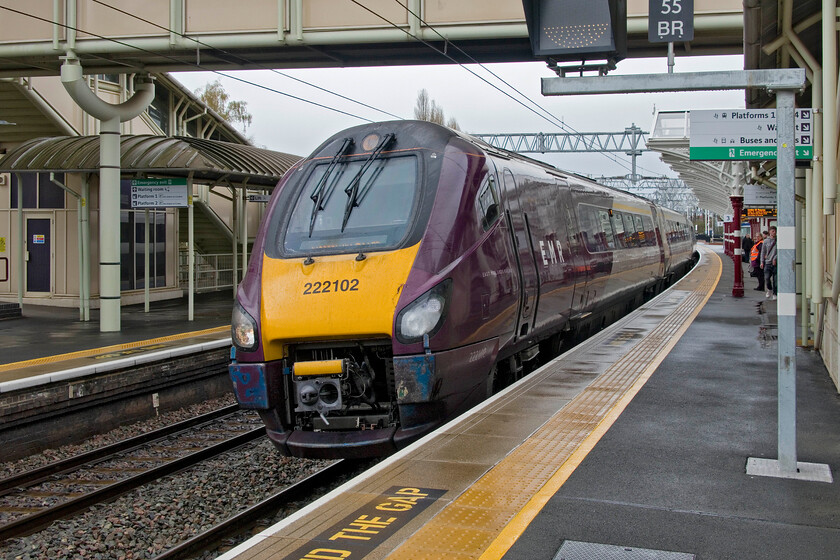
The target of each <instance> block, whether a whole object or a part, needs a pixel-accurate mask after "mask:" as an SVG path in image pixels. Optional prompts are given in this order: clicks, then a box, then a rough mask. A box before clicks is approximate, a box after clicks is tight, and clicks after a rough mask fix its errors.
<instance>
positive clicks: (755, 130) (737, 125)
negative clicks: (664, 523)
mask: <svg viewBox="0 0 840 560" xmlns="http://www.w3.org/2000/svg"><path fill="white" fill-rule="evenodd" d="M689 130H690V131H691V132H690V136H689V159H693V160H745V159H776V110H775V109H713V110H701V111H690V112H689ZM812 131H813V111H812V110H811V109H796V110H795V130H794V139H795V141H794V145H795V146H796V159H812V158H813V157H814V137H813V133H812Z"/></svg>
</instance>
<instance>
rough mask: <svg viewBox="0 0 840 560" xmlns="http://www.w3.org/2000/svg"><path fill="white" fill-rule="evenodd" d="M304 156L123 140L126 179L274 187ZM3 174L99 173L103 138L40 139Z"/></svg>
mask: <svg viewBox="0 0 840 560" xmlns="http://www.w3.org/2000/svg"><path fill="white" fill-rule="evenodd" d="M300 159H301V158H300V157H299V156H295V155H291V154H285V153H282V152H274V151H271V150H264V149H261V148H255V147H253V146H247V145H244V144H233V143H230V142H221V141H219V140H203V139H200V138H191V137H186V136H152V135H148V136H145V135H141V136H131V135H123V136H122V137H121V142H120V161H121V168H122V173H124V174H132V175H135V176H137V175H138V174H140V175H142V176H154V177H187V176H189V175H190V174H192V176H193V179H194V180H197V181H209V182H212V183H217V182H221V181H225V182H228V183H230V184H231V185H236V184H243V183H247V185H248V186H249V187H274V186H275V185H276V184H277V182H278V181H279V180H280V177H282V176H283V174H284V173H285V172H286V171H287V170H288V169H289V168H290V167H291V166H292V165H294V164H295V163H296V162H297V161H298V160H300ZM0 172H12V173H15V172H17V173H21V172H55V173H59V172H63V173H73V172H77V173H98V172H99V136H59V137H51V138H36V139H34V140H30V141H29V142H26V143H24V144H22V145H20V146H19V147H17V148H15V149H14V150H11V151H10V152H9V153H8V154H6V155H5V156H3V158H2V159H0Z"/></svg>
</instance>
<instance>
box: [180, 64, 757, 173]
mask: <svg viewBox="0 0 840 560" xmlns="http://www.w3.org/2000/svg"><path fill="white" fill-rule="evenodd" d="M485 66H486V67H487V68H489V69H490V70H492V71H493V73H495V74H497V75H498V76H499V77H501V78H503V79H504V80H505V81H507V82H508V83H509V84H511V85H512V86H514V87H516V89H518V90H519V91H520V92H522V93H524V94H525V95H527V96H528V97H529V98H530V99H532V100H534V101H536V102H537V103H539V105H541V106H542V107H544V108H545V109H546V110H548V111H549V112H551V113H552V114H553V115H554V116H556V117H558V118H560V119H561V120H562V121H564V122H565V123H566V124H567V125H568V126H569V127H571V128H572V129H574V130H576V131H578V132H618V131H623V130H624V128H625V127H629V126H630V125H631V124H633V123H635V124H636V125H638V126H639V127H641V128H642V130H644V131H650V130H651V127H652V125H653V118H654V116H653V113H654V109H656V110H691V109H718V108H742V107H743V106H744V94H743V92H742V91H729V92H723V91H718V92H688V93H678V94H677V93H667V94H666V93H658V94H622V95H597V96H577V97H543V96H542V95H541V93H540V79H541V78H543V77H553V76H554V74H553V73H552V72H551V71H550V70H549V69H548V68H547V67H546V66H545V64H544V63H541V62H534V63H507V64H489V65H485ZM468 68H469V69H470V70H472V71H473V72H475V73H476V74H478V75H479V76H482V77H483V78H485V79H486V80H487V81H488V82H490V83H492V84H494V85H496V86H498V87H499V88H500V89H502V90H503V91H506V92H508V93H510V94H511V95H513V96H514V97H516V98H519V96H518V95H517V94H516V93H515V92H513V91H511V90H510V89H509V88H508V87H507V86H505V85H504V84H503V83H502V82H501V81H499V80H498V79H497V78H495V77H493V76H492V75H491V74H489V73H488V72H486V71H485V70H484V69H482V68H481V67H479V66H477V65H470V66H468ZM740 69H743V59H742V57H740V56H724V57H720V56H718V57H682V58H677V60H676V67H675V71H676V72H693V71H709V70H740ZM282 72H283V73H284V74H289V75H291V76H294V77H297V78H300V79H303V80H306V81H307V82H310V83H312V84H315V85H317V86H319V87H321V88H324V89H328V90H331V91H334V92H336V93H339V94H341V95H344V96H346V97H349V98H351V99H356V100H358V101H361V102H363V103H366V104H368V105H371V106H373V107H376V108H378V109H381V110H383V111H387V112H389V113H393V114H394V115H397V116H399V117H402V118H406V119H410V118H413V110H414V105H415V102H416V100H417V92H418V91H420V89H422V88H425V89H426V90H427V91H428V92H429V95H430V96H431V98H432V99H433V100H434V101H435V102H437V104H438V105H440V106H441V107H442V108H443V110H444V112H445V115H446V117H447V119H448V118H449V117H454V118H455V119H456V120H457V121H458V124H459V126H460V128H461V129H462V130H464V131H465V132H469V133H476V134H477V133H498V132H563V131H562V130H561V129H560V128H559V127H558V126H557V125H555V124H552V123H551V122H550V121H549V120H547V119H544V118H541V117H540V116H538V115H537V114H535V113H534V112H532V111H530V110H528V109H526V108H525V107H523V105H520V104H519V103H516V102H515V101H513V100H512V99H511V98H510V97H508V96H506V95H504V94H503V93H501V92H500V91H498V90H497V89H495V88H494V87H493V86H491V85H489V84H488V83H485V82H484V81H482V80H481V79H480V78H478V77H476V76H474V75H473V74H471V73H470V72H469V71H467V70H466V69H465V68H462V67H460V66H457V65H439V66H400V67H372V68H334V69H307V70H282ZM665 72H667V62H666V59H665V58H661V59H630V60H624V61H622V62H620V63H619V64H618V68H617V70H616V71H615V72H613V73H614V74H647V73H665ZM230 74H232V75H235V76H237V77H239V78H242V79H244V80H248V81H250V82H253V83H255V84H259V85H260V86H265V87H268V88H271V89H274V90H278V91H281V92H284V93H288V94H291V95H295V96H298V97H301V98H305V99H308V100H311V101H315V102H318V103H321V104H323V105H328V106H330V107H334V108H336V109H339V110H341V111H345V112H347V113H352V114H354V115H358V116H359V117H364V118H367V119H370V120H374V121H381V120H392V119H393V117H391V116H388V115H386V114H383V113H380V112H377V111H374V110H372V109H368V108H365V107H363V106H361V105H357V104H355V103H353V102H351V101H349V100H345V99H341V98H339V97H335V96H332V95H329V94H327V93H324V92H322V91H319V90H317V89H314V88H312V87H309V86H306V85H304V84H300V83H298V82H296V81H294V80H292V79H289V78H287V77H284V76H281V75H279V74H277V73H274V72H271V71H268V70H265V71H263V70H260V71H243V72H236V73H234V72H231V73H230ZM175 77H176V78H177V79H178V80H180V81H181V82H182V83H184V85H185V86H186V87H188V88H189V89H191V90H193V91H195V90H196V89H197V88H200V87H203V86H204V85H205V84H207V83H209V82H212V81H213V80H215V79H217V78H219V76H218V75H216V74H213V73H208V72H190V73H178V74H175ZM221 81H222V84H223V85H224V87H225V89H226V91H227V92H228V93H229V94H230V95H231V98H232V99H238V100H242V101H246V102H247V103H248V107H247V109H248V111H249V112H250V113H251V114H252V115H253V123H252V125H251V126H250V127H248V129H247V131H246V135H247V136H249V137H252V138H253V140H254V143H255V144H256V145H257V146H261V147H265V148H269V149H272V150H277V151H281V152H287V153H291V154H296V155H300V156H304V155H308V154H309V152H311V151H312V150H313V149H314V148H316V147H317V146H318V145H319V144H320V143H321V142H322V141H323V140H325V139H326V138H327V137H329V136H331V135H332V134H334V133H336V132H338V131H340V130H342V129H344V128H348V127H350V126H355V125H357V124H362V123H364V122H365V121H364V120H361V119H358V118H354V117H351V116H347V115H343V114H340V113H337V112H334V111H330V110H328V109H324V108H321V107H317V106H315V105H311V104H308V103H305V102H303V101H299V100H295V99H292V98H289V97H286V96H284V95H281V94H278V93H275V92H272V91H268V90H266V89H263V88H261V87H258V86H254V85H248V84H245V83H242V82H238V81H236V80H233V79H230V78H225V77H221ZM529 106H530V105H529ZM528 155H530V156H531V157H535V158H537V159H542V160H544V161H547V162H549V163H551V164H553V165H556V166H558V167H560V168H562V169H566V170H569V171H573V172H576V173H581V174H585V175H596V176H599V175H605V176H622V175H626V174H628V173H629V168H630V158H629V157H628V156H624V155H620V154H614V155H613V156H611V157H612V158H615V159H618V160H619V161H620V162H622V163H623V164H624V165H621V164H619V163H616V162H614V161H613V160H612V159H610V158H608V157H605V156H604V155H601V154H592V155H589V154H564V155H560V154H528ZM638 165H639V170H638V172H639V173H640V174H642V175H654V176H661V175H668V176H674V173H673V172H671V171H670V169H669V168H668V167H667V166H665V165H664V164H663V163H662V162H661V161H660V160H659V157H658V155H657V154H656V153H655V152H645V153H644V154H643V155H642V156H641V157H640V158H639V159H638Z"/></svg>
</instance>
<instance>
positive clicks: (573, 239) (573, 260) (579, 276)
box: [557, 185, 587, 317]
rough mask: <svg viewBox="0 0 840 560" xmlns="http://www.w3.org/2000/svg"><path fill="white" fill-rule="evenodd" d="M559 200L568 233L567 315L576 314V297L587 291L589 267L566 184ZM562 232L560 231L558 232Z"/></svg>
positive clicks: (564, 231)
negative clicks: (568, 288)
mask: <svg viewBox="0 0 840 560" xmlns="http://www.w3.org/2000/svg"><path fill="white" fill-rule="evenodd" d="M558 200H559V202H560V209H558V211H557V213H558V215H559V216H561V217H562V219H563V223H564V224H565V229H564V230H563V233H564V234H565V235H566V241H567V243H566V249H567V251H568V256H565V255H564V261H565V270H564V278H563V284H564V286H568V285H571V287H572V289H571V290H570V291H569V292H570V296H571V297H570V298H569V301H568V304H566V303H565V302H564V306H563V307H564V309H566V311H565V313H566V317H571V316H572V315H574V311H575V308H576V307H577V306H576V303H577V302H576V301H575V297H576V296H577V295H578V294H585V293H586V281H587V267H586V259H585V258H584V255H583V254H582V253H581V251H582V250H583V249H582V247H581V244H580V237H579V236H578V235H577V233H578V231H579V230H578V224H577V218H576V217H575V212H574V205H573V203H572V195H571V193H570V192H569V188H568V187H567V186H566V185H564V186H563V188H560V189H559V191H558ZM558 233H560V232H558Z"/></svg>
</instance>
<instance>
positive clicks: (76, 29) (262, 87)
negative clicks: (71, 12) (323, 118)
mask: <svg viewBox="0 0 840 560" xmlns="http://www.w3.org/2000/svg"><path fill="white" fill-rule="evenodd" d="M0 9H3V10H6V11H9V12H12V13H15V14H18V15H22V16H26V17H29V18H32V19H36V20H39V21H43V22H45V23H49V24H52V25H58V26H59V27H63V28H65V29H73V30H74V31H77V32H81V33H85V34H88V35H91V36H92V37H96V38H97V39H102V40H105V41H111V42H112V43H116V44H118V45H122V46H124V47H128V48H131V49H135V50H138V51H140V52H145V53H147V54H151V55H154V56H159V57H161V58H164V59H166V60H171V61H173V62H176V63H177V64H179V65H183V64H186V65H189V66H193V67H195V68H198V69H200V70H204V71H205V72H212V73H213V74H217V75H219V76H224V77H225V78H230V79H231V80H235V81H237V82H241V83H244V84H248V85H250V86H253V87H257V88H260V89H264V90H267V91H270V92H272V93H276V94H279V95H283V96H285V97H289V98H291V99H296V100H297V101H303V102H304V103H309V104H310V105H315V106H316V107H321V108H322V109H327V110H329V111H334V112H336V113H341V114H342V115H347V116H348V117H353V118H355V119H359V120H362V121H367V122H374V121H372V120H371V119H368V118H366V117H361V116H359V115H355V114H353V113H349V112H347V111H342V110H341V109H336V108H335V107H330V106H329V105H324V104H322V103H318V102H316V101H311V100H309V99H305V98H303V97H298V96H297V95H292V94H291V93H286V92H285V91H280V90H278V89H274V88H271V87H269V86H265V85H262V84H258V83H256V82H252V81H250V80H246V79H244V78H239V77H237V76H231V75H230V74H225V73H224V72H220V71H218V70H212V69H210V68H205V67H204V66H201V65H200V64H197V63H194V62H186V61H184V60H181V59H178V58H175V57H172V56H167V55H165V54H161V53H159V52H155V51H150V50H148V49H144V48H143V47H138V46H137V45H132V44H130V43H126V42H124V41H120V40H118V39H114V38H111V37H105V36H103V35H99V34H97V33H94V32H92V31H87V30H85V29H81V28H79V27H73V26H70V25H67V24H64V23H60V22H57V21H53V20H51V19H47V18H43V17H40V16H36V15H35V14H29V13H26V12H23V11H20V10H16V9H14V8H10V7H8V6H2V5H0Z"/></svg>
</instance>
